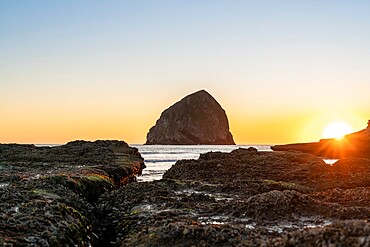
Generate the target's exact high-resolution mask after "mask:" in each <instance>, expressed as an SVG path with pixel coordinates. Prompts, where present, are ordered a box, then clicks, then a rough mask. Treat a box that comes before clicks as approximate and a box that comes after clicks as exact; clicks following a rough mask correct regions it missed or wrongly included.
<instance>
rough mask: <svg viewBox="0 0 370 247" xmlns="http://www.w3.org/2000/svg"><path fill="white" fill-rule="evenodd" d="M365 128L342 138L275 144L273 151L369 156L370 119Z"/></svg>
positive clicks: (335, 156)
mask: <svg viewBox="0 0 370 247" xmlns="http://www.w3.org/2000/svg"><path fill="white" fill-rule="evenodd" d="M367 124H368V125H367V128H366V129H363V130H361V131H358V132H355V133H352V134H348V135H345V136H344V137H343V138H342V139H340V140H337V139H334V138H333V139H322V140H320V141H319V142H311V143H295V144H287V145H275V146H272V147H271V149H272V150H274V151H288V150H296V151H301V152H304V153H310V154H314V155H316V156H321V157H327V158H343V157H359V158H370V120H369V121H368V123H367Z"/></svg>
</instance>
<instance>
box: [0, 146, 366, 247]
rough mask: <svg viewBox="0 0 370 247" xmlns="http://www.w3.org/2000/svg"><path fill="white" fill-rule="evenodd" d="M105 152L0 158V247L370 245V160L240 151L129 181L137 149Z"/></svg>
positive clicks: (137, 161)
mask: <svg viewBox="0 0 370 247" xmlns="http://www.w3.org/2000/svg"><path fill="white" fill-rule="evenodd" d="M85 144H86V143H84V145H85ZM94 145H95V144H94ZM104 145H106V144H104ZM118 146H120V145H118ZM105 147H108V148H107V150H108V151H109V150H110V151H109V152H108V153H109V154H108V153H106V155H107V156H106V158H107V160H109V164H108V163H105V162H101V163H99V162H98V161H97V162H96V163H98V165H93V164H94V162H91V160H90V159H88V160H89V161H87V163H85V164H84V165H81V163H79V162H78V161H76V163H74V164H73V165H71V164H72V163H73V162H72V163H68V164H66V163H64V162H62V161H61V163H58V165H55V166H52V165H50V166H48V165H45V167H44V166H43V165H42V163H40V162H45V163H47V162H49V161H46V160H43V161H39V160H37V161H35V162H36V163H33V162H26V161H25V160H22V161H12V162H10V161H6V160H4V161H1V165H2V166H3V167H6V166H8V168H1V169H2V171H4V173H1V177H0V178H1V180H0V181H1V182H0V198H1V201H0V206H1V207H0V216H1V218H0V245H9V246H12V244H13V245H14V246H76V245H77V246H90V245H91V246H370V237H369V236H370V223H369V222H368V221H369V218H370V176H369V174H370V171H369V167H370V160H368V159H352V158H348V159H343V160H340V161H338V162H336V163H335V164H333V165H327V164H325V163H324V162H323V161H322V160H321V159H320V158H317V157H315V156H313V155H309V154H303V153H298V152H257V150H255V149H253V148H249V149H238V150H234V151H232V152H231V153H220V152H210V153H207V154H202V155H201V156H200V158H199V159H198V160H182V161H178V162H177V163H176V164H175V165H174V166H173V167H172V168H171V169H170V170H168V171H167V172H166V174H165V175H164V178H163V179H162V180H159V181H153V182H143V183H128V180H130V179H122V174H125V175H124V177H127V175H129V174H134V173H139V171H140V169H141V168H142V167H143V164H142V159H141V157H140V155H139V154H138V153H137V150H135V149H132V148H129V147H128V146H126V145H124V147H122V148H124V149H125V150H126V151H125V152H123V151H122V149H120V148H118V147H117V145H113V146H111V144H109V145H107V146H105ZM27 148H29V147H27ZM104 149H105V148H104ZM119 150H121V151H119ZM58 152H59V151H58ZM73 153H76V154H77V153H78V155H79V156H80V155H81V153H80V152H77V151H76V152H73ZM117 154H119V155H117ZM111 155H113V156H111ZM75 158H76V157H74V158H71V159H69V158H68V159H69V160H74V159H75ZM85 158H86V157H85ZM118 161H119V162H118ZM9 162H10V163H9ZM90 162H91V163H90ZM111 162H113V163H111ZM25 166H26V168H25ZM130 166H131V171H132V173H130V172H128V171H127V169H128V167H130ZM117 167H122V169H121V170H120V169H118V168H117ZM137 167H140V168H138V169H136V168H137ZM30 168H32V169H30ZM51 169H52V170H51ZM117 169H118V170H117ZM124 171H125V172H126V173H125V172H124ZM120 176H121V178H120ZM129 177H130V175H129ZM123 184H125V186H122V185H123Z"/></svg>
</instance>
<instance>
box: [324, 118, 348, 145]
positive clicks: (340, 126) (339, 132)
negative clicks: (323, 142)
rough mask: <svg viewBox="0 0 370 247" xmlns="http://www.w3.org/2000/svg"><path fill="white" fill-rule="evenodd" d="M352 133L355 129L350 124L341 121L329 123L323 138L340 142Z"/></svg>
mask: <svg viewBox="0 0 370 247" xmlns="http://www.w3.org/2000/svg"><path fill="white" fill-rule="evenodd" d="M351 132H353V128H352V127H351V126H350V125H349V124H347V123H345V122H341V121H335V122H331V123H329V124H328V125H327V126H326V127H325V129H324V131H323V132H322V138H324V139H327V138H335V139H337V140H340V139H342V138H343V137H344V136H345V135H347V134H349V133H351Z"/></svg>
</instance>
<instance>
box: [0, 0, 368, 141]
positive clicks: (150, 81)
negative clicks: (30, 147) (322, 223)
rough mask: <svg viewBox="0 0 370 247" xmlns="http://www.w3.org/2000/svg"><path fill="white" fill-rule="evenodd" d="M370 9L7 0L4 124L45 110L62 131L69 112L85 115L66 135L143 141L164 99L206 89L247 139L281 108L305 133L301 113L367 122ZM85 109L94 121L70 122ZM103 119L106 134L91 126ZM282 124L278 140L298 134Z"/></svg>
mask: <svg viewBox="0 0 370 247" xmlns="http://www.w3.org/2000/svg"><path fill="white" fill-rule="evenodd" d="M369 13H370V2H369V1H312V0H310V1H308V0H307V1H303V0H302V1H296V0H295V1H293V0H292V1H278V0H274V1H272V0H271V1H237V0H232V1H226V0H225V1H217V0H213V1H202V0H200V1H199V0H198V1H140V0H139V1H137V0H136V1H71V0H70V1H41V0H39V1H35V0H28V1H4V0H0V36H1V37H2V38H1V39H0V54H1V55H0V114H1V115H2V116H4V119H6V121H5V125H4V126H5V127H3V129H6V132H7V133H9V135H10V134H12V135H14V134H16V133H19V135H21V134H22V133H23V132H22V131H20V129H22V130H23V129H24V128H23V127H24V125H27V124H28V125H27V126H31V127H32V126H33V127H36V126H39V125H40V120H39V119H43V121H42V122H43V123H44V124H45V126H44V127H45V128H43V129H44V130H45V129H48V130H50V133H54V132H56V130H58V131H57V132H59V131H62V130H61V129H60V128H61V127H58V125H57V122H60V121H65V123H66V124H67V125H68V124H69V126H78V125H79V124H80V125H81V126H80V127H77V129H76V130H74V131H71V129H70V128H69V129H66V130H65V136H66V137H65V139H66V140H67V139H71V138H120V137H122V138H125V139H129V140H130V141H131V140H132V141H131V142H144V139H145V134H146V131H147V130H148V129H149V127H150V126H151V125H152V124H154V122H155V120H156V118H157V117H159V114H160V112H161V111H162V110H163V109H165V108H167V107H168V106H169V105H170V104H172V103H174V102H175V101H176V100H178V99H179V98H181V97H183V96H185V95H186V94H188V93H191V92H193V91H196V90H198V89H202V88H205V89H206V90H208V91H209V92H210V93H211V94H212V95H214V96H215V98H216V99H217V100H219V101H220V103H221V105H223V106H224V108H225V109H226V110H227V112H228V113H229V118H230V122H231V128H232V131H234V132H235V133H236V140H240V142H244V143H245V142H249V140H251V141H253V142H258V137H257V135H259V134H258V133H257V134H254V132H255V131H252V130H253V129H255V128H256V125H260V123H261V121H268V120H269V121H271V122H272V123H274V121H275V123H276V126H277V125H278V124H277V123H278V122H279V121H280V120H278V119H279V116H283V117H287V118H289V119H296V120H297V125H298V126H300V128H298V127H297V128H298V129H297V130H296V131H297V132H298V131H299V130H300V129H303V123H300V122H299V121H298V119H307V118H309V117H311V118H312V117H315V116H319V117H320V118H321V116H322V115H325V116H329V115H330V116H331V117H332V118H333V120H334V118H335V119H337V118H344V119H345V120H346V121H351V120H350V119H360V120H359V121H354V120H353V121H352V123H351V124H352V125H355V128H356V127H357V128H358V127H360V122H362V121H363V120H364V119H366V118H368V116H366V114H368V106H369V100H368V95H367V94H368V92H369V91H370V83H369V79H370V69H369V68H370V59H369V58H370V29H369V24H370V15H369ZM11 109H12V110H11ZM53 109H54V111H53ZM107 109H111V110H110V111H107ZM133 109H136V110H133ZM30 112H33V113H34V114H33V115H31V116H29V114H30ZM56 112H59V115H57V113H56ZM79 112H84V113H85V114H86V119H82V118H81V119H79V121H76V120H71V119H76V116H80V114H79ZM117 113H119V115H120V116H119V117H118V116H116V115H115V114H117ZM60 114H63V116H64V117H65V118H63V119H61V118H60ZM303 115H304V116H303ZM25 116H27V117H25ZM45 116H49V117H50V119H49V118H46V117H45ZM122 116H130V117H129V118H128V117H126V118H124V117H122ZM348 116H353V117H348ZM102 117H103V118H105V119H107V122H105V123H99V121H97V120H98V119H101V118H102ZM328 118H329V117H328ZM134 119H135V120H134ZM95 120H96V121H97V122H98V123H97V125H96V127H95V129H93V130H91V131H92V132H94V133H99V135H94V134H93V133H85V132H84V131H83V129H84V127H83V126H84V125H85V124H86V121H95ZM108 120H109V121H112V122H113V123H114V124H113V125H114V126H115V127H114V128H112V127H111V128H109V127H107V126H108V125H109V121H108ZM137 121H138V122H140V124H137ZM20 122H22V123H23V124H24V125H22V124H20ZM302 122H303V120H302ZM280 125H281V126H283V125H284V124H281V123H280ZM280 125H279V126H280ZM285 125H286V124H285ZM11 126H17V127H11ZM119 126H121V128H122V130H119V128H120V127H119ZM132 126H135V128H133V127H132ZM71 128H72V127H71ZM105 128H108V129H109V131H108V130H106V129H105ZM115 128H117V129H116V131H112V129H115ZM281 128H283V127H281ZM36 129H37V128H34V132H36V134H39V136H43V134H42V133H38V132H37V131H36ZM128 129H130V131H128ZM79 130H80V131H79ZM123 130H125V131H123ZM24 131H26V130H24ZM40 131H41V130H40ZM68 131H69V132H68ZM105 131H106V132H105ZM67 132H68V133H70V132H73V134H68V133H67ZM127 132H129V133H127ZM50 133H49V135H47V134H48V133H45V134H44V135H45V138H46V137H48V136H52V135H50ZM104 133H107V134H104ZM278 133H285V131H283V129H281V131H279V132H278ZM278 133H277V134H276V137H270V138H271V139H272V141H276V142H279V141H281V142H284V141H289V140H290V139H286V138H285V139H284V137H283V136H282V134H278ZM24 134H25V133H23V135H24ZM36 134H35V137H32V138H36V137H37V136H36ZM260 134H261V135H262V134H263V133H262V132H261V133H260ZM234 135H235V134H234ZM270 135H274V133H270ZM316 136H317V135H316ZM316 136H315V137H316ZM32 138H31V137H30V138H29V139H25V141H32V140H33V139H32ZM50 138H51V140H50V141H52V140H53V138H52V137H50ZM58 138H59V139H58ZM58 138H57V137H55V138H54V139H58V140H60V137H58ZM311 138H313V137H311ZM2 139H3V140H4V141H9V140H10V139H11V137H9V136H6V137H5V136H4V137H2V136H0V142H1V141H2ZM36 139H37V138H36ZM36 139H35V140H36ZM41 139H42V138H41ZM46 139H47V138H46ZM18 140H22V138H21V137H19V138H18V139H16V140H15V141H18ZM37 140H39V139H37ZM43 140H44V139H42V140H39V141H43ZM63 140H64V139H63ZM45 141H46V140H45ZM48 141H49V139H48ZM266 141H268V137H266V138H262V139H261V141H260V142H266Z"/></svg>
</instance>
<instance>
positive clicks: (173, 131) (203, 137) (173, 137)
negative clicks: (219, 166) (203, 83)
mask: <svg viewBox="0 0 370 247" xmlns="http://www.w3.org/2000/svg"><path fill="white" fill-rule="evenodd" d="M146 144H148V145H152V144H163V145H171V144H172V145H197V144H208V145H219V144H223V145H229V144H235V142H234V140H233V136H232V134H231V133H230V131H229V121H228V119H227V116H226V113H225V110H224V109H222V107H221V105H220V104H219V103H218V102H217V101H216V100H215V99H214V98H213V97H212V96H211V95H210V94H209V93H208V92H206V91H205V90H200V91H198V92H195V93H193V94H190V95H188V96H186V97H185V98H183V99H182V100H180V101H179V102H177V103H175V104H174V105H172V106H171V107H169V108H168V109H166V110H165V111H164V112H162V114H161V116H160V118H159V119H158V120H157V122H156V124H155V126H153V127H152V128H151V129H150V130H149V133H148V135H147V141H146Z"/></svg>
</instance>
